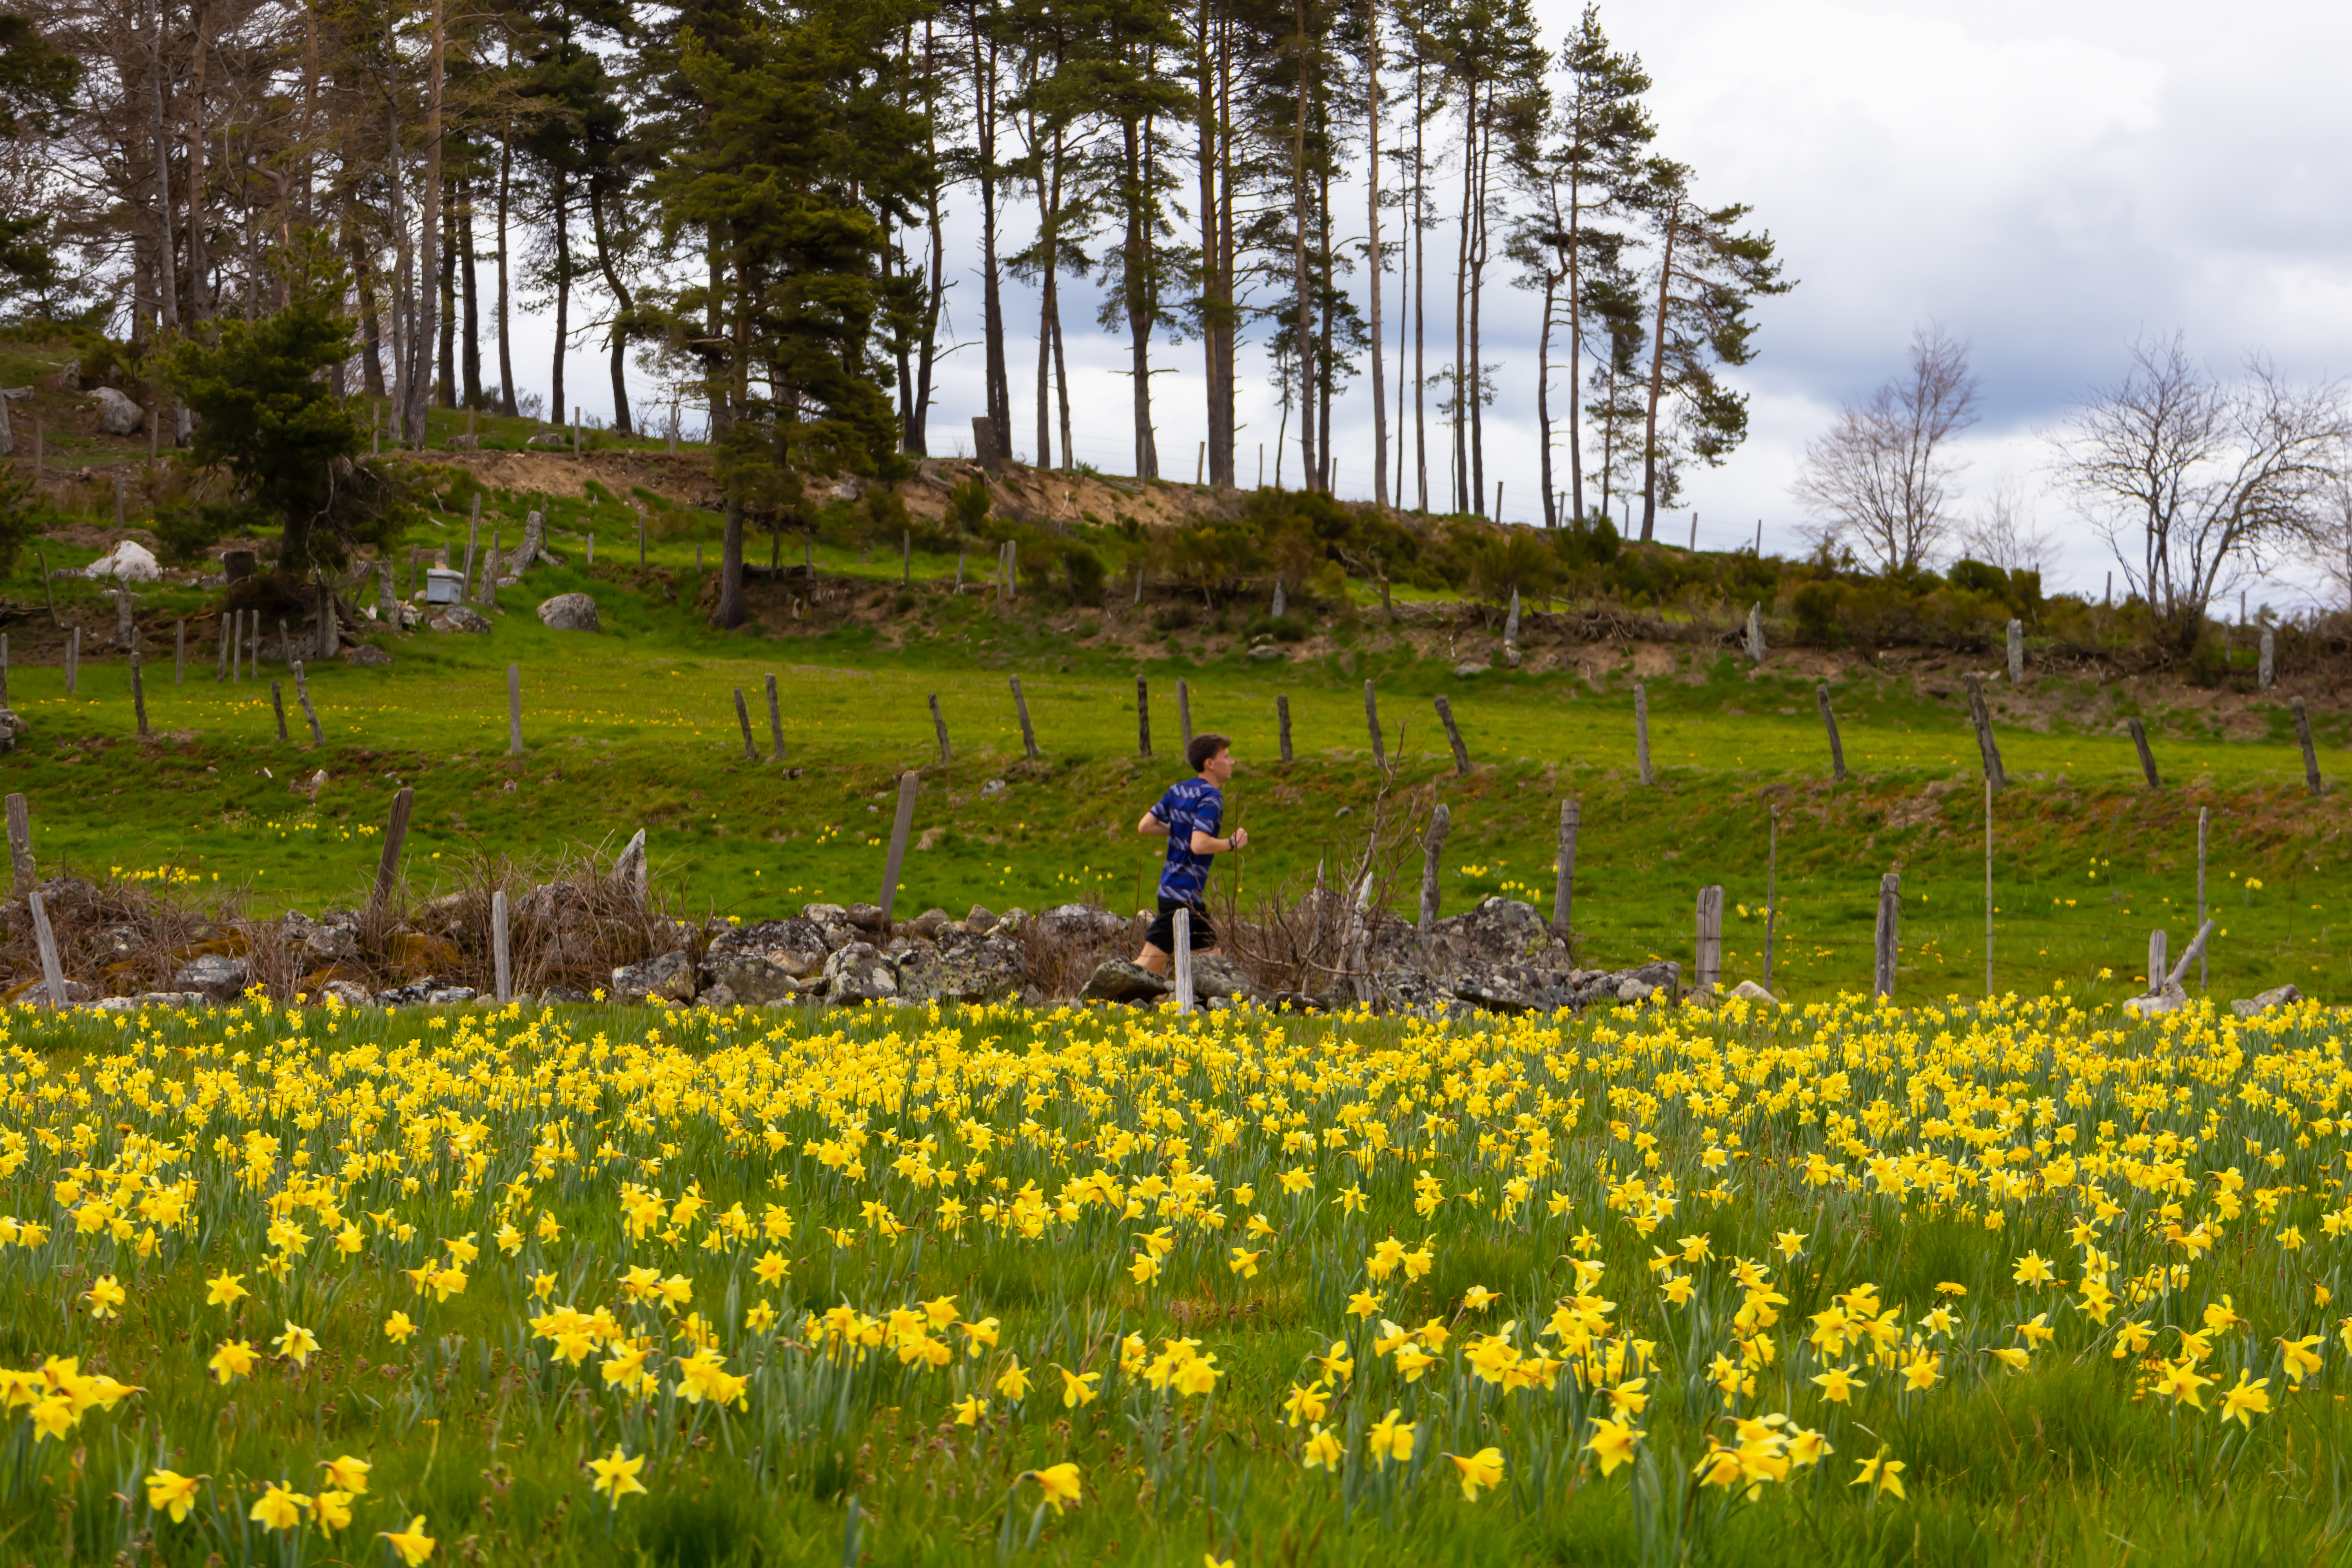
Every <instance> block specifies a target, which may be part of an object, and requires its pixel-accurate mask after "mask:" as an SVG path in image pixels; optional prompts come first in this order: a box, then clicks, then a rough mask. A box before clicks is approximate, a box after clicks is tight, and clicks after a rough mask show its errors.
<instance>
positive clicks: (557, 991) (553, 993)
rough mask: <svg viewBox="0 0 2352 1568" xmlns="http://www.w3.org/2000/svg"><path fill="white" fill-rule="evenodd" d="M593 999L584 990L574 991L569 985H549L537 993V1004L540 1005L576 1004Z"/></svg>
mask: <svg viewBox="0 0 2352 1568" xmlns="http://www.w3.org/2000/svg"><path fill="white" fill-rule="evenodd" d="M594 1000H595V998H594V997H593V996H591V995H589V994H588V993H586V992H585V991H574V990H573V989H572V987H571V986H569V985H551V986H549V987H548V988H547V989H546V990H544V991H542V992H541V993H540V994H539V1005H541V1006H542V1007H557V1006H564V1005H572V1006H577V1005H580V1004H581V1003H583V1002H593V1001H594Z"/></svg>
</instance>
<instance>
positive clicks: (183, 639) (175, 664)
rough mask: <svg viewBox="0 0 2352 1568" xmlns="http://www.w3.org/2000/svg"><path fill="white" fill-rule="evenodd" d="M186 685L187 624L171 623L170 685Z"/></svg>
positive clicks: (0, 692) (2, 697) (3, 700)
mask: <svg viewBox="0 0 2352 1568" xmlns="http://www.w3.org/2000/svg"><path fill="white" fill-rule="evenodd" d="M0 663H5V660H0ZM187 683H188V623H187V622H185V621H173V623H172V684H173V685H174V686H185V685H186V684H187ZM7 705H8V689H7V682H6V679H5V677H0V708H5V707H6V706H7Z"/></svg>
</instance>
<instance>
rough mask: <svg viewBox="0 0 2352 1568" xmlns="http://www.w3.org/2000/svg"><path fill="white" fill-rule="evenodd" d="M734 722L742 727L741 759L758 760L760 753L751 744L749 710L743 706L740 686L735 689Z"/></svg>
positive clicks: (753, 761) (752, 761)
mask: <svg viewBox="0 0 2352 1568" xmlns="http://www.w3.org/2000/svg"><path fill="white" fill-rule="evenodd" d="M735 722H736V723H738V724H740V725H741V726H742V728H743V760H744V761H745V762H747V763H756V762H758V761H759V760H760V753H759V752H757V751H755V750H754V749H753V748H752V745H751V709H750V708H749V707H747V706H745V704H744V701H743V689H742V688H741V687H740V686H739V687H737V688H736V689H735Z"/></svg>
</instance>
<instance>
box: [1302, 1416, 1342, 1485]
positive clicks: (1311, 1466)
mask: <svg viewBox="0 0 2352 1568" xmlns="http://www.w3.org/2000/svg"><path fill="white" fill-rule="evenodd" d="M1345 1457H1346V1450H1345V1449H1343V1448H1341V1447H1339V1438H1338V1437H1337V1436H1334V1435H1333V1434H1331V1433H1329V1432H1326V1431H1325V1430H1323V1426H1322V1423H1320V1422H1317V1423H1316V1424H1315V1426H1313V1427H1312V1428H1311V1429H1310V1430H1309V1432H1308V1434H1307V1443H1306V1446H1305V1447H1302V1448H1300V1449H1299V1450H1298V1463H1299V1467H1300V1468H1302V1469H1308V1470H1328V1471H1330V1472H1331V1473H1332V1474H1333V1475H1338V1474H1339V1461H1340V1460H1341V1459H1342V1458H1345Z"/></svg>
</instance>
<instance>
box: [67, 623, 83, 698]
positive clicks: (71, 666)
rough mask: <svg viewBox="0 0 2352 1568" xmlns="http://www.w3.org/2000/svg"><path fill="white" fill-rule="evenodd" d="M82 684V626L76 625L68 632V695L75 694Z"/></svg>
mask: <svg viewBox="0 0 2352 1568" xmlns="http://www.w3.org/2000/svg"><path fill="white" fill-rule="evenodd" d="M80 684H81V628H80V627H79V626H76V627H74V628H73V630H72V631H70V632H68V633H67V634H66V695H67V696H68V697H70V696H72V695H73V694H74V688H76V687H77V686H79V685H80Z"/></svg>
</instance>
